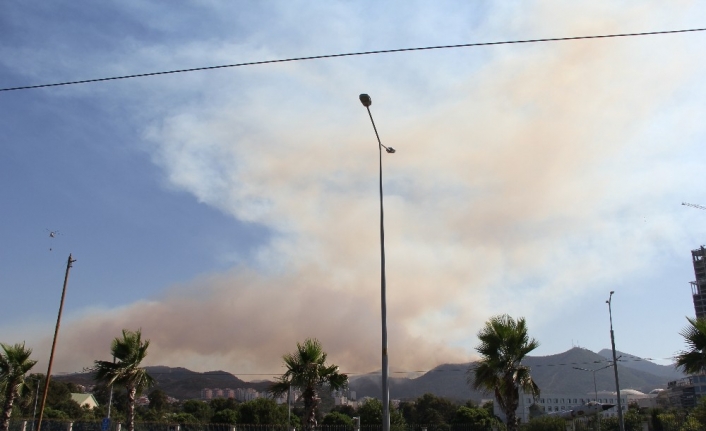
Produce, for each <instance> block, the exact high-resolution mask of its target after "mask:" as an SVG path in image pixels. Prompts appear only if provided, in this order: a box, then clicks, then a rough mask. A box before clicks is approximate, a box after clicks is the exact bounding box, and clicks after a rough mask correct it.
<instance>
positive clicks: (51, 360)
mask: <svg viewBox="0 0 706 431" xmlns="http://www.w3.org/2000/svg"><path fill="white" fill-rule="evenodd" d="M74 262H76V260H75V259H73V258H72V257H71V254H70V253H69V260H68V262H67V263H66V274H65V275H64V288H63V289H62V291H61V303H60V304H59V315H58V316H57V318H56V329H54V341H53V342H52V344H51V354H50V355H49V367H48V368H47V377H46V379H44V394H42V406H41V408H40V409H39V422H38V423H37V431H41V429H42V416H44V406H45V405H46V403H47V393H48V392H49V381H50V380H51V366H52V364H53V363H54V349H55V348H56V338H57V337H58V335H59V325H61V312H62V310H63V309H64V298H65V297H66V285H67V284H69V272H70V271H71V265H72V264H73V263H74Z"/></svg>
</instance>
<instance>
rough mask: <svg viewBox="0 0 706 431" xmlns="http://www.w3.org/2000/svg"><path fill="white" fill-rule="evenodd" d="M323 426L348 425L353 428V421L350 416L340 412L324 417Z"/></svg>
mask: <svg viewBox="0 0 706 431" xmlns="http://www.w3.org/2000/svg"><path fill="white" fill-rule="evenodd" d="M321 424H322V425H347V426H350V427H352V426H353V419H351V417H350V416H348V415H346V414H343V413H339V412H331V413H329V414H327V415H326V416H324V419H323V420H322V421H321Z"/></svg>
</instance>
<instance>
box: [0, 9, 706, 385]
mask: <svg viewBox="0 0 706 431" xmlns="http://www.w3.org/2000/svg"><path fill="white" fill-rule="evenodd" d="M705 8H706V7H705V6H704V5H703V4H701V3H699V2H696V1H679V2H670V3H669V4H664V3H663V2H657V1H654V2H653V1H647V2H645V1H640V2H638V1H626V2H619V3H616V2H595V1H591V2H588V1H585V2H584V1H577V2H571V4H566V3H565V2H556V1H522V2H520V1H507V2H482V1H477V2H463V3H462V2H451V1H447V2H444V1H442V2H434V3H433V4H432V3H427V2H401V1H398V2H395V1H393V2H386V3H385V5H384V6H381V5H379V4H378V3H376V2H346V1H333V2H326V3H325V4H320V5H319V4H317V5H313V4H312V3H310V2H300V1H273V2H257V3H256V2H225V1H216V0H214V1H207V2H180V3H178V4H174V3H167V2H137V1H123V2H104V3H100V4H96V3H94V2H62V1H56V2H51V3H48V4H45V3H39V2H29V3H28V2H4V3H3V4H2V5H0V87H2V88H9V87H16V86H25V85H36V84H43V83H55V82H62V81H74V80H81V79H91V78H100V77H108V76H118V75H126V74H137V73H146V72H156V71H163V70H175V69H186V68H195V67H202V66H215V65H221V64H234V63H240V62H250V61H262V60H271V59H281V58H291V57H301V56H311V55H321V54H333V53H344V52H358V51H368V50H382V49H394V48H404V47H415V46H432V45H449V44H462V43H475V42H492V41H506V40H516V39H536V38H549V37H567V36H580V35H596V34H609V33H630V32H648V31H657V30H677V29H688V28H702V27H704V23H703V22H700V21H699V19H700V17H702V16H704V12H706V10H705ZM704 38H706V32H705V33H701V32H698V33H686V34H679V35H665V36H649V37H647V36H646V37H636V38H617V39H603V40H592V41H574V42H560V43H544V44H521V45H512V46H510V45H503V46H495V47H478V48H464V49H450V50H436V51H423V52H410V53H397V54H385V55H375V56H362V57H346V58H337V59H326V60H313V61H305V62H296V63H283V64H273V65H261V66H251V67H239V68H228V69H219V70H212V71H202V72H194V73H187V74H175V75H165V76H157V77H147V78H138V79H129V80H119V81H110V82H103V83H91V84H83V85H72V86H63V87H53V88H46V89H32V90H22V91H7V92H0V127H2V130H3V139H2V146H3V152H2V154H3V157H1V158H0V181H1V182H2V184H3V187H2V188H0V199H1V200H2V202H4V205H3V211H2V213H3V223H2V224H0V243H1V244H2V245H3V247H1V248H0V262H1V263H0V271H1V272H2V274H3V276H2V277H1V278H0V286H2V291H3V295H4V300H3V301H2V303H0V341H2V342H5V343H15V342H22V341H26V343H27V345H28V346H30V347H32V348H33V349H34V351H35V352H36V357H37V359H39V360H40V364H39V365H38V367H40V368H43V367H46V359H45V358H48V353H49V349H50V347H51V337H52V335H53V329H54V324H55V319H56V313H57V308H58V303H59V299H60V294H61V284H62V281H63V275H64V269H65V265H66V260H67V258H68V255H69V253H73V256H74V257H75V258H76V259H77V261H76V263H75V264H74V267H73V269H72V272H71V277H70V280H69V289H68V293H67V298H66V305H65V310H64V317H63V320H62V327H61V333H60V335H59V344H58V347H57V356H56V362H55V366H54V370H55V371H57V372H74V371H79V370H81V369H82V368H84V367H87V366H90V365H91V364H92V361H93V360H94V359H105V358H108V357H109V345H110V340H111V339H112V338H114V337H115V336H117V335H118V334H119V333H120V330H121V329H123V328H127V329H137V328H142V330H143V332H144V334H145V337H147V338H149V339H150V340H151V343H152V344H151V347H150V350H151V352H150V356H149V364H162V365H171V366H185V367H188V368H191V369H194V370H197V371H208V370H215V369H221V370H226V371H229V372H233V373H235V374H242V375H245V374H258V373H262V374H269V373H277V372H280V371H281V355H282V354H284V353H286V352H288V351H291V350H292V349H293V348H294V347H295V344H296V342H298V341H303V340H304V339H305V338H307V337H316V338H319V339H320V340H321V341H322V342H323V344H324V347H325V348H326V349H327V350H328V351H329V354H330V358H331V360H332V361H334V362H335V363H337V364H339V365H341V368H342V369H343V370H344V371H345V372H349V373H358V372H368V371H372V370H375V369H378V368H379V366H380V365H379V364H380V329H379V326H380V323H379V322H380V316H379V312H380V310H379V307H380V304H379V301H380V296H379V244H378V218H377V217H378V212H377V211H378V206H377V205H378V196H377V193H378V190H377V180H378V179H377V168H378V160H377V149H376V148H375V145H376V142H375V135H374V133H373V130H372V127H371V125H370V121H369V118H368V116H367V113H366V112H365V109H364V108H363V107H362V106H361V105H360V102H359V101H358V94H360V93H364V92H365V93H368V94H370V95H371V96H372V99H373V105H372V107H371V108H372V112H373V116H374V117H375V121H376V124H377V127H378V130H379V132H380V135H381V138H382V140H383V143H385V144H386V145H389V146H392V147H395V148H396V149H397V153H395V154H394V155H384V160H383V163H384V168H383V169H384V180H385V217H386V247H387V278H388V325H389V336H390V367H391V369H392V370H393V371H409V370H424V369H430V368H432V367H433V366H435V365H438V364H440V363H444V362H465V361H469V360H471V359H473V358H474V347H475V346H476V344H477V340H476V336H475V335H476V333H477V332H478V330H479V329H480V328H481V326H482V324H483V322H484V321H485V320H487V319H488V318H489V317H490V316H493V315H496V314H502V313H508V314H510V315H512V316H515V317H520V316H524V317H525V318H526V319H527V320H528V324H529V328H530V333H531V335H532V336H534V337H535V338H537V339H538V340H539V342H540V344H541V346H540V348H539V349H538V350H537V351H536V352H535V353H536V354H538V355H550V354H555V353H560V352H563V351H565V350H567V349H569V348H571V347H572V346H574V345H580V346H582V347H585V348H588V349H590V350H594V351H598V350H601V349H603V348H608V347H609V346H610V338H609V328H608V309H607V305H606V304H605V300H606V299H608V294H609V292H610V291H611V290H614V291H615V292H616V293H615V295H614V297H613V312H614V328H615V332H616V346H617V348H618V349H619V350H622V351H625V352H629V353H632V354H635V355H638V356H642V357H647V358H654V359H655V360H656V361H657V362H660V363H666V362H668V360H667V358H669V357H670V356H672V355H673V354H674V353H676V352H677V351H678V350H679V349H681V348H682V347H683V342H682V339H681V337H680V336H679V331H680V330H681V329H682V328H683V327H684V326H685V324H686V320H685V316H691V315H693V306H692V302H691V295H690V293H691V290H690V287H689V284H688V282H689V281H691V280H693V276H694V275H693V270H692V268H691V254H690V250H691V249H693V248H696V247H698V246H700V245H701V244H703V243H704V242H706V241H704V238H705V237H706V211H700V210H698V209H693V208H687V207H684V206H682V205H680V204H681V202H683V201H686V202H694V203H702V204H706V193H705V192H704V188H703V181H702V180H701V176H702V173H703V171H704V157H703V141H704V138H705V137H706V126H704V122H703V118H704V116H705V115H704V114H706V113H705V112H704V105H703V100H704V96H706V86H705V85H704V83H703V76H704V72H705V71H706V70H705V69H706V62H705V61H704V60H703V56H702V55H701V50H702V47H703V44H704ZM49 231H58V232H59V234H58V235H57V236H56V237H55V238H53V239H51V238H49V235H48V233H49ZM50 248H51V251H50Z"/></svg>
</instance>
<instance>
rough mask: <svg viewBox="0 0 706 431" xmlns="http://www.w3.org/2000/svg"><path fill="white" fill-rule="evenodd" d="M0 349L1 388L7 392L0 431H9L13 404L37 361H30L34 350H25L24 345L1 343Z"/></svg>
mask: <svg viewBox="0 0 706 431" xmlns="http://www.w3.org/2000/svg"><path fill="white" fill-rule="evenodd" d="M0 347H2V352H0V387H3V388H4V392H5V394H4V395H5V403H4V405H3V409H2V422H1V423H0V431H7V430H8V428H9V427H10V416H11V415H12V404H13V403H14V402H15V398H17V397H18V396H20V394H21V393H22V389H24V386H25V375H26V374H27V373H28V372H29V370H31V369H32V367H34V364H36V363H37V361H35V360H32V359H29V357H30V356H31V355H32V349H27V348H25V345H24V343H22V344H15V345H14V346H10V345H7V344H3V343H0Z"/></svg>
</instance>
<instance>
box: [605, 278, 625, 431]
mask: <svg viewBox="0 0 706 431" xmlns="http://www.w3.org/2000/svg"><path fill="white" fill-rule="evenodd" d="M614 293H615V292H614V291H612V290H611V291H610V295H609V296H608V300H607V301H606V304H608V316H609V317H610V346H611V348H612V350H613V365H614V368H613V371H614V372H615V392H616V393H617V395H618V425H619V426H620V431H625V423H624V422H623V406H622V403H621V402H620V381H619V380H618V359H617V358H616V357H615V334H614V333H613V311H612V309H611V304H612V300H613V294H614Z"/></svg>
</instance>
